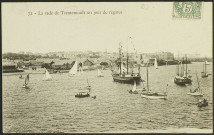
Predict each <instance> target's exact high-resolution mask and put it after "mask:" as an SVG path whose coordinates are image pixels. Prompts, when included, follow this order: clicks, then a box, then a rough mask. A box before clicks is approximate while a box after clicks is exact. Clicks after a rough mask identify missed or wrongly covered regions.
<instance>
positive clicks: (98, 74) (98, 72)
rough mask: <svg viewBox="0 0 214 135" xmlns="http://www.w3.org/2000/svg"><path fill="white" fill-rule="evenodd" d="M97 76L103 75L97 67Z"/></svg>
mask: <svg viewBox="0 0 214 135" xmlns="http://www.w3.org/2000/svg"><path fill="white" fill-rule="evenodd" d="M97 77H104V76H103V74H102V72H101V71H100V70H99V69H97Z"/></svg>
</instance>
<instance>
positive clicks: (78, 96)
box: [75, 93, 90, 98]
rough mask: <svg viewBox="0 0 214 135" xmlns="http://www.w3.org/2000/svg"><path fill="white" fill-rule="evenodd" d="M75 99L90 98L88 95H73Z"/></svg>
mask: <svg viewBox="0 0 214 135" xmlns="http://www.w3.org/2000/svg"><path fill="white" fill-rule="evenodd" d="M75 97H76V98H84V97H90V94H88V93H87V94H77V95H75Z"/></svg>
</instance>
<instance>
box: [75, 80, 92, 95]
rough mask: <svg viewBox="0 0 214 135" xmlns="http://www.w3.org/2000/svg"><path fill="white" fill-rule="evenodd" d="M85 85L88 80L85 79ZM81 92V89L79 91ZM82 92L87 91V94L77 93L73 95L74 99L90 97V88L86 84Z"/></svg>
mask: <svg viewBox="0 0 214 135" xmlns="http://www.w3.org/2000/svg"><path fill="white" fill-rule="evenodd" d="M87 83H88V79H87ZM81 90H82V89H81ZM84 90H88V91H89V92H79V93H77V94H76V95H75V97H76V98H84V97H90V94H89V93H90V90H91V86H90V85H89V83H88V86H87V87H86V88H85V89H84Z"/></svg>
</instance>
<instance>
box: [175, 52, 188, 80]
mask: <svg viewBox="0 0 214 135" xmlns="http://www.w3.org/2000/svg"><path fill="white" fill-rule="evenodd" d="M185 57H186V62H185V63H186V69H185V70H184V63H183V62H182V61H179V62H178V66H177V75H178V76H181V77H183V76H184V75H185V76H186V77H187V74H188V72H187V71H188V70H187V55H186V56H185ZM179 70H180V71H179Z"/></svg>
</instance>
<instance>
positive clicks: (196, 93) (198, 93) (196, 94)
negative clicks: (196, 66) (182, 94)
mask: <svg viewBox="0 0 214 135" xmlns="http://www.w3.org/2000/svg"><path fill="white" fill-rule="evenodd" d="M196 77H197V82H198V88H196V89H195V90H194V91H192V90H190V92H189V93H187V95H192V96H203V93H202V90H201V89H200V86H199V81H198V76H197V73H196Z"/></svg>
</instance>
